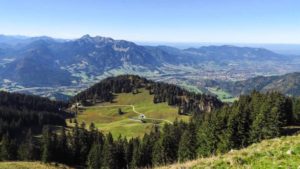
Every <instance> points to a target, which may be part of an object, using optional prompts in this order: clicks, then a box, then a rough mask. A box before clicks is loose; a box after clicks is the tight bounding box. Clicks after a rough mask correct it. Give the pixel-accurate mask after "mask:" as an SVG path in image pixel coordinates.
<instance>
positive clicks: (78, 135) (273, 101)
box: [0, 92, 300, 169]
mask: <svg viewBox="0 0 300 169" xmlns="http://www.w3.org/2000/svg"><path fill="white" fill-rule="evenodd" d="M299 107H300V101H299V100H298V99H292V98H289V97H286V96H284V95H282V94H279V93H266V94H261V93H258V92H252V93H251V94H250V95H248V96H241V97H240V100H239V101H236V102H234V103H233V105H231V106H229V105H225V106H224V107H222V108H221V109H218V110H214V111H212V112H211V113H205V114H202V115H201V116H198V115H194V116H193V117H192V120H191V121H190V122H189V123H185V122H182V121H175V122H174V123H173V124H165V125H164V127H163V128H162V130H160V129H158V128H157V127H154V128H153V130H152V132H150V133H149V134H145V136H144V137H143V138H132V139H126V138H122V137H119V138H118V139H113V137H112V135H111V134H107V135H103V134H102V133H100V132H98V131H97V129H96V128H95V126H94V125H93V124H91V125H90V126H89V131H87V130H86V129H85V128H86V126H85V124H84V123H83V124H81V125H80V126H78V124H77V122H76V120H75V127H74V128H73V129H72V131H70V132H66V131H65V129H64V128H61V131H60V132H52V131H51V130H49V128H47V127H45V128H44V131H43V136H42V139H41V141H39V142H37V143H35V144H33V143H32V136H30V132H29V134H27V135H28V136H27V139H26V141H24V142H23V144H22V146H21V147H20V148H19V149H18V150H17V149H13V148H12V150H9V147H13V146H11V145H10V144H8V143H13V142H11V141H7V140H9V139H7V138H8V137H6V136H5V137H3V140H2V144H1V149H0V154H1V156H0V158H1V159H2V160H42V161H44V162H52V161H54V162H60V163H65V164H69V165H74V166H84V167H87V168H90V169H100V168H111V169H122V168H124V169H127V168H147V167H148V168H151V167H154V166H159V165H166V164H170V163H174V162H178V161H180V162H184V161H187V160H191V159H195V158H197V157H206V156H211V155H213V154H219V153H225V152H227V151H229V150H231V149H240V148H243V147H246V146H248V145H250V144H252V143H256V142H259V141H261V140H263V139H269V138H274V137H278V136H281V135H283V134H285V133H284V132H285V130H283V128H284V127H286V126H288V125H293V124H295V123H298V122H299V115H300V111H299V110H300V109H299ZM31 145H35V146H36V147H35V146H31ZM7 147H8V148H7ZM8 152H10V153H11V154H9V155H7V153H8ZM31 152H35V153H36V155H33V154H30V153H31ZM24 154H26V157H32V158H30V159H23V158H24V157H25V155H24ZM9 157H10V158H9ZM12 157H14V158H12ZM22 157H23V158H22ZM33 157H34V158H33Z"/></svg>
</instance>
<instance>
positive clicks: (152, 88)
mask: <svg viewBox="0 0 300 169" xmlns="http://www.w3.org/2000/svg"><path fill="white" fill-rule="evenodd" d="M140 88H145V89H147V90H148V91H149V94H153V95H154V99H153V103H161V102H167V103H168V104H169V105H174V106H178V107H179V110H178V113H179V114H192V113H198V114H199V113H201V112H210V111H212V110H213V109H216V108H219V107H221V106H222V102H221V101H220V100H218V99H217V98H216V97H214V96H210V95H205V94H195V93H193V92H189V91H187V90H185V89H182V88H181V87H178V86H176V85H172V84H166V83H162V82H154V81H151V80H147V79H146V78H142V77H139V76H135V75H121V76H117V77H109V78H106V79H104V80H102V81H101V82H100V83H97V84H95V85H94V86H92V87H90V88H89V89H87V90H85V91H83V92H81V93H79V94H77V95H76V96H74V97H73V98H72V100H71V102H73V103H74V102H81V103H83V104H94V103H96V102H113V99H114V94H115V93H130V92H132V93H133V94H137V93H138V89H140Z"/></svg>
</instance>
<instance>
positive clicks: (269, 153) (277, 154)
mask: <svg viewBox="0 0 300 169" xmlns="http://www.w3.org/2000/svg"><path fill="white" fill-rule="evenodd" d="M187 168H192V169H206V168H207V169H210V168H216V169H217V168H218V169H219V168H221V169H223V168H224V169H225V168H233V169H252V168H255V169H298V168H300V134H299V135H296V136H288V137H281V138H276V139H271V140H265V141H262V142H261V143H257V144H253V145H251V146H249V147H247V148H245V149H242V150H234V151H231V152H229V153H227V154H224V155H219V156H213V157H209V158H200V159H197V160H194V161H189V162H186V163H183V164H174V165H171V166H166V167H161V168H160V169H187Z"/></svg>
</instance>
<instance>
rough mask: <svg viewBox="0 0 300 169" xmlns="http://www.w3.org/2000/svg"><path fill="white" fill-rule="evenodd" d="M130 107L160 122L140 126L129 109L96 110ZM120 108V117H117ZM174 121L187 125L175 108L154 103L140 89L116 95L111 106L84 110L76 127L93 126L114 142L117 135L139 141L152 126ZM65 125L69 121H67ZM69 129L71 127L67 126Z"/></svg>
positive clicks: (136, 116) (135, 116) (148, 122)
mask: <svg viewBox="0 0 300 169" xmlns="http://www.w3.org/2000/svg"><path fill="white" fill-rule="evenodd" d="M116 105H133V106H134V107H135V109H136V111H138V112H140V113H142V114H144V115H145V116H146V118H153V119H162V120H156V121H155V120H146V123H142V122H141V121H139V120H138V116H139V115H138V114H136V113H135V112H133V110H132V107H130V106H124V107H122V106H121V107H97V106H116ZM119 108H121V109H122V112H124V114H123V115H119V114H118V109H119ZM175 119H178V120H184V121H188V119H189V116H182V115H178V109H177V107H172V106H169V105H167V103H158V104H154V103H153V95H150V94H149V92H148V91H147V90H145V89H140V93H138V94H132V93H122V94H118V95H117V96H116V98H115V100H114V103H102V104H98V105H94V106H91V107H88V108H86V109H85V110H84V111H83V112H82V113H80V114H79V115H78V117H77V120H78V122H79V124H80V123H81V122H83V121H84V122H85V123H86V124H87V126H88V125H89V124H90V123H91V122H93V123H94V124H95V125H96V127H97V128H98V129H99V130H100V131H102V132H104V133H107V132H111V133H112V135H113V137H114V138H117V137H118V136H119V135H122V136H126V137H142V136H143V135H144V134H145V133H147V132H150V131H151V130H152V128H153V127H154V125H160V126H161V125H163V124H164V123H165V121H163V120H168V121H171V122H173V121H174V120H175ZM67 122H68V121H67ZM68 125H69V126H73V125H74V124H72V123H71V124H70V123H68Z"/></svg>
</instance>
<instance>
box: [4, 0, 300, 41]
mask: <svg viewBox="0 0 300 169" xmlns="http://www.w3.org/2000/svg"><path fill="white" fill-rule="evenodd" d="M0 34H9V35H15V34H19V35H29V36H38V35H48V36H52V37H60V38H77V37H80V36H82V35H84V34H90V35H101V36H109V37H113V38H115V39H127V40H132V41H149V42H151V41H154V42H218V43H298V44H299V43H300V1H299V0H0Z"/></svg>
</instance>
